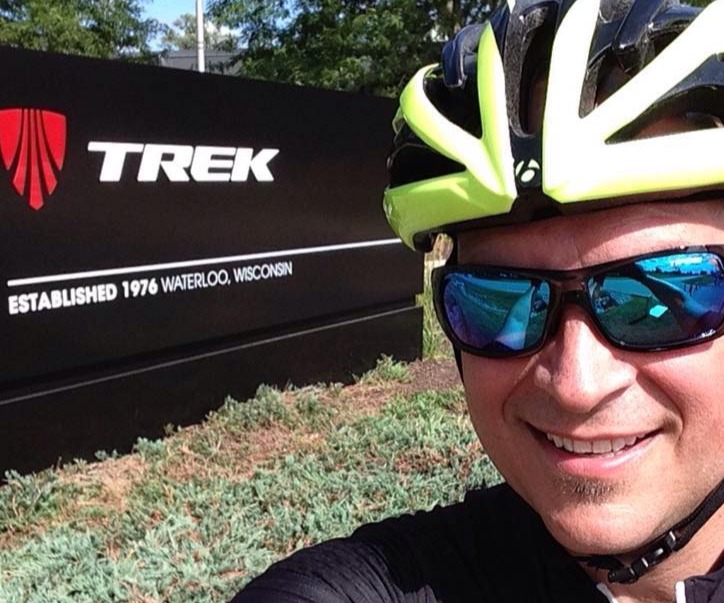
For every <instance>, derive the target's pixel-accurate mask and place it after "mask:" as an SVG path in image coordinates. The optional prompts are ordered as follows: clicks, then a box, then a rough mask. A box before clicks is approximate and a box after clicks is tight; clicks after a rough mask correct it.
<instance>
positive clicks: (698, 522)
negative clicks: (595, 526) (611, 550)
mask: <svg viewBox="0 0 724 603" xmlns="http://www.w3.org/2000/svg"><path fill="white" fill-rule="evenodd" d="M722 504H724V480H722V481H720V482H719V485H718V486H717V487H716V488H714V489H713V490H712V491H711V492H710V493H709V494H708V495H707V497H706V498H705V499H704V500H703V501H702V502H701V504H700V505H699V506H698V507H697V508H696V509H694V511H693V512H692V513H691V514H690V515H688V516H687V517H685V518H684V519H683V520H681V521H680V522H679V523H677V524H676V525H675V526H674V527H673V528H671V529H670V530H668V531H667V532H665V533H664V534H662V535H661V536H659V537H657V538H655V539H654V540H652V541H651V542H650V543H649V544H648V545H645V548H644V552H643V554H641V556H639V557H638V558H637V559H635V560H634V561H632V562H631V564H630V565H625V564H624V563H623V562H622V561H621V560H620V559H618V558H617V557H615V556H614V555H590V556H584V557H576V559H577V560H578V561H582V562H583V563H585V564H586V565H588V566H590V567H595V568H598V569H606V570H609V571H608V581H609V582H610V583H612V584H613V583H615V582H620V583H622V584H632V583H634V582H636V581H637V580H638V579H639V578H641V576H643V575H644V574H647V573H648V572H649V571H650V570H651V569H652V568H654V567H655V566H656V565H658V564H659V563H661V562H662V561H664V559H667V558H668V557H669V556H671V554H672V553H674V552H676V551H678V550H680V549H682V548H683V547H684V545H686V544H687V543H688V542H689V540H691V538H692V537H693V536H694V534H696V532H698V531H699V529H700V528H701V527H702V526H703V525H704V524H705V523H706V522H707V521H708V520H709V519H710V518H711V516H712V515H714V513H716V511H717V510H718V509H719V507H721V505H722Z"/></svg>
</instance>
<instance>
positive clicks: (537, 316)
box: [442, 271, 551, 355]
mask: <svg viewBox="0 0 724 603" xmlns="http://www.w3.org/2000/svg"><path fill="white" fill-rule="evenodd" d="M442 287H443V294H442V300H443V306H444V317H443V320H445V321H446V322H447V324H448V326H449V328H450V330H451V331H452V332H453V333H454V334H455V336H456V337H457V338H458V339H459V340H460V341H461V342H462V343H464V344H465V345H467V346H470V347H472V348H476V349H477V350H478V351H480V352H481V353H483V354H484V353H486V352H487V353H490V354H492V355H505V353H506V352H509V353H511V354H512V353H515V352H520V351H523V350H526V349H528V348H531V347H533V346H535V345H536V344H538V343H539V342H540V339H541V337H542V336H543V331H544V328H545V321H546V317H547V314H548V306H549V305H550V297H551V291H550V286H549V285H548V284H547V283H545V282H541V281H536V280H533V279H529V278H523V277H521V276H520V275H515V274H509V273H495V274H476V273H471V272H463V271H460V272H451V273H448V274H446V275H445V277H444V279H443V283H442Z"/></svg>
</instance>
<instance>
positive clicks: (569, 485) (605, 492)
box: [557, 475, 621, 505]
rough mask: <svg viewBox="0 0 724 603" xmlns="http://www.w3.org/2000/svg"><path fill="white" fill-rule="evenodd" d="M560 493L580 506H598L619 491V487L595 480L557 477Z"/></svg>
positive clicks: (570, 476)
mask: <svg viewBox="0 0 724 603" xmlns="http://www.w3.org/2000/svg"><path fill="white" fill-rule="evenodd" d="M557 481H558V486H559V489H560V492H561V493H562V494H563V495H564V496H565V497H566V498H567V499H568V500H571V501H575V502H578V503H581V504H590V505H595V504H600V503H604V502H607V501H609V500H610V499H611V497H613V496H614V495H615V494H618V493H619V492H620V491H621V487H620V486H619V485H617V484H612V483H611V482H605V481H603V480H597V479H587V478H580V477H574V476H572V475H559V476H558V477H557Z"/></svg>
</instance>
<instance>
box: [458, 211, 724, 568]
mask: <svg viewBox="0 0 724 603" xmlns="http://www.w3.org/2000/svg"><path fill="white" fill-rule="evenodd" d="M718 243H724V206H722V202H721V201H718V202H706V203H696V204H692V203H686V204H681V205H676V204H674V203H672V204H666V205H664V204H644V205H640V206H630V207H626V208H619V209H613V210H608V211H605V212H597V213H593V214H586V215H582V216H576V217H564V218H556V219H553V220H547V221H544V222H537V223H532V224H527V225H522V226H514V227H505V228H497V229H492V230H486V231H477V232H472V233H467V234H465V235H463V236H461V237H460V239H459V244H460V247H459V254H460V255H459V261H460V262H461V263H484V264H494V265H508V266H516V267H529V268H541V269H557V270H565V269H573V268H579V267H584V266H589V265H592V264H600V263H603V262H607V261H610V260H616V259H619V258H625V257H629V256H634V255H637V254H642V253H647V252H650V251H657V250H661V249H669V248H673V247H677V246H684V245H697V244H701V245H703V244H718ZM462 362H463V379H464V383H465V389H466V393H467V398H468V406H469V409H470V415H471V418H472V421H473V424H474V426H475V429H476V431H477V433H478V436H479V437H480V439H481V441H482V443H483V446H484V447H485V450H486V451H487V452H488V454H489V455H490V457H491V458H492V460H493V461H494V462H495V464H496V465H497V467H498V468H499V470H500V471H501V473H502V474H503V476H504V477H505V479H506V480H507V481H508V483H509V484H510V485H511V486H512V487H513V488H514V489H515V490H516V491H517V492H518V493H519V494H521V495H522V496H523V498H525V499H526V500H527V501H528V502H529V503H530V504H531V505H532V506H533V507H534V508H535V509H536V510H537V511H538V512H539V513H540V515H541V516H542V517H543V520H544V521H545V523H546V525H547V527H548V529H549V530H550V531H551V533H552V534H553V536H554V537H555V538H556V539H557V540H558V541H559V542H560V543H561V544H562V545H563V546H564V547H566V548H567V549H568V550H570V551H571V552H573V553H579V554H586V553H615V552H622V551H627V550H631V549H634V548H636V547H638V546H640V545H642V544H644V543H645V542H647V541H648V540H650V539H651V538H652V537H654V536H657V535H658V534H660V533H661V532H662V531H664V530H665V529H668V528H669V527H671V525H673V524H674V523H676V522H677V521H678V520H680V519H682V518H683V517H684V516H685V515H687V514H688V513H690V512H691V511H692V510H693V509H694V507H695V506H696V505H698V503H699V502H701V500H702V498H703V497H704V496H705V495H706V494H707V493H708V492H709V491H710V490H711V489H712V488H713V487H714V486H715V485H716V484H717V483H718V482H719V481H720V480H721V479H722V477H724V402H723V401H722V395H723V393H722V392H723V391H724V388H723V386H724V378H723V377H722V374H723V370H722V367H723V366H724V337H722V338H719V339H716V340H714V341H710V342H707V343H704V344H701V345H698V346H694V347H689V348H684V349H680V350H674V351H668V352H655V353H654V352H652V353H641V352H629V351H623V350H619V349H616V348H613V347H611V346H610V345H609V344H608V343H607V342H606V341H605V340H604V339H603V337H602V336H601V335H600V334H599V333H598V331H597V330H596V327H595V326H594V325H593V324H592V323H591V320H590V319H589V317H588V316H587V315H586V314H585V313H584V312H583V311H582V310H581V309H580V308H579V307H577V306H575V305H573V304H569V305H568V307H566V308H564V309H563V313H562V318H561V324H560V327H559V329H558V331H557V332H556V333H555V334H554V336H553V337H552V338H551V339H550V341H548V343H547V344H546V346H545V347H544V348H543V349H542V350H541V351H540V352H538V353H536V354H535V355H533V356H528V357H525V358H513V359H485V358H479V357H475V356H471V355H468V354H463V359H462ZM548 435H550V436H556V437H558V438H568V439H569V440H571V441H573V442H576V441H578V442H602V441H606V440H613V439H617V438H624V439H628V441H629V442H630V441H631V438H633V437H636V438H637V440H636V443H635V444H634V445H632V446H628V447H626V448H625V449H623V450H621V451H619V452H617V453H607V454H600V455H589V454H586V455H583V454H575V453H568V452H565V451H564V450H563V451H562V450H560V449H558V448H557V447H556V446H555V445H554V444H553V443H552V442H550V441H549V439H548Z"/></svg>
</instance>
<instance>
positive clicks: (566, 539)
mask: <svg viewBox="0 0 724 603" xmlns="http://www.w3.org/2000/svg"><path fill="white" fill-rule="evenodd" d="M589 486H590V487H588V488H585V489H584V488H579V490H578V491H577V492H575V493H570V492H567V493H566V494H565V499H564V500H561V499H562V498H563V496H561V494H560V493H558V495H557V496H555V497H554V499H553V500H552V501H550V502H546V501H534V507H535V508H536V509H537V510H538V512H539V514H540V515H541V516H542V517H543V521H544V522H545V524H546V527H547V528H548V531H549V532H550V533H551V534H552V535H553V537H554V538H555V539H556V540H557V541H558V542H559V543H560V544H561V545H562V546H563V547H564V548H565V549H566V550H568V551H569V552H570V553H572V554H575V555H603V554H609V555H610V554H621V553H626V552H629V551H634V550H636V549H638V548H640V547H641V546H643V545H644V544H646V543H647V542H649V541H650V540H651V539H652V538H655V537H656V536H658V535H659V531H660V530H659V525H658V522H654V521H653V519H654V513H653V509H649V510H647V511H646V512H642V511H641V507H640V505H638V504H636V501H634V500H628V499H627V498H626V497H625V496H616V495H615V494H614V493H612V492H611V490H610V489H609V488H606V487H602V486H601V485H600V484H598V485H596V486H595V487H594V486H592V485H589ZM536 503H539V504H536ZM655 524H656V525H655Z"/></svg>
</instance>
